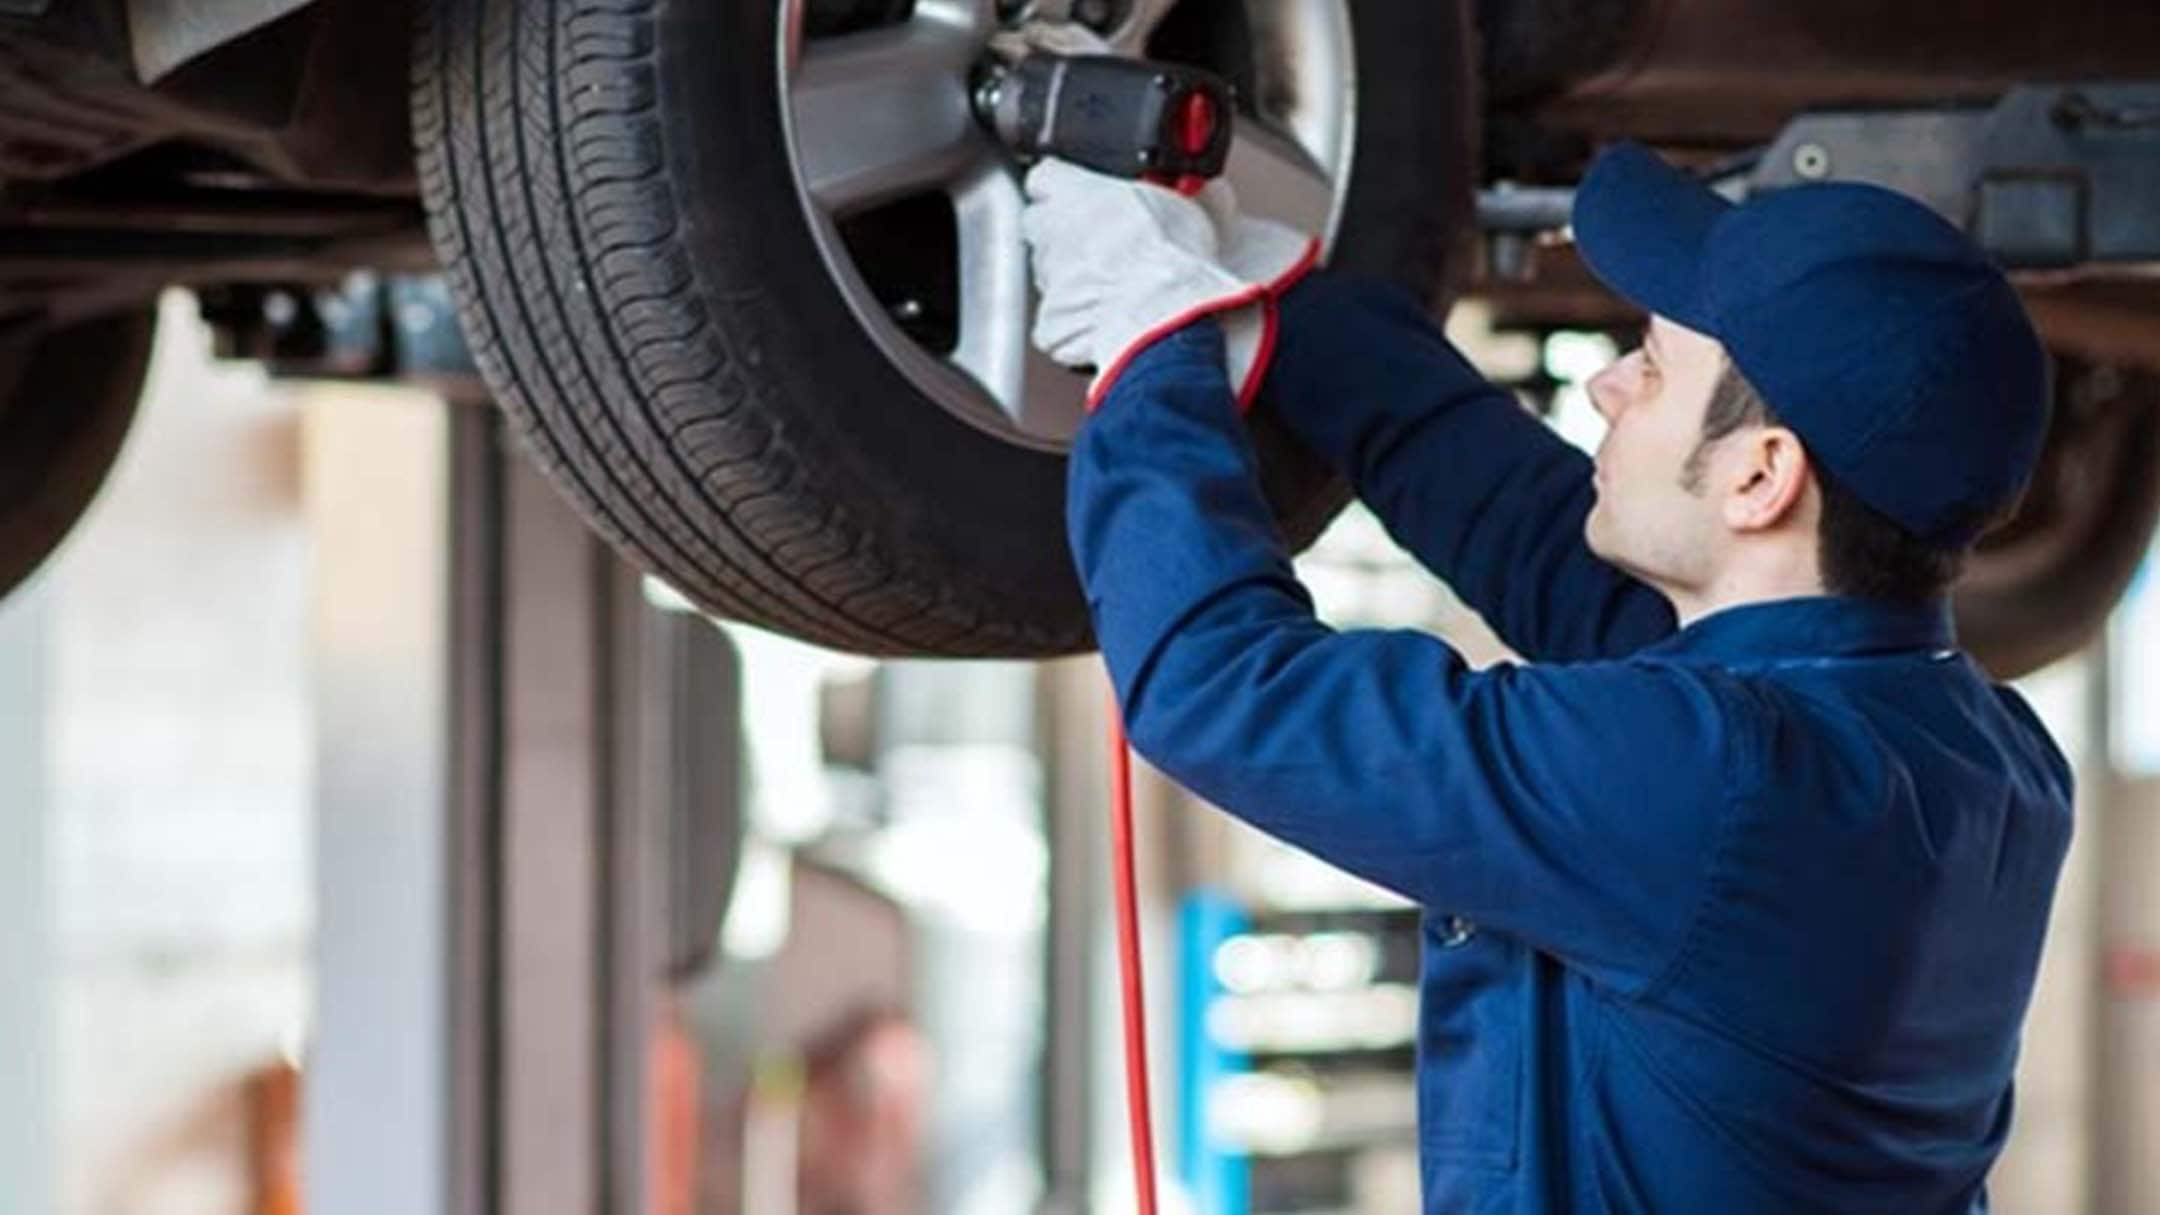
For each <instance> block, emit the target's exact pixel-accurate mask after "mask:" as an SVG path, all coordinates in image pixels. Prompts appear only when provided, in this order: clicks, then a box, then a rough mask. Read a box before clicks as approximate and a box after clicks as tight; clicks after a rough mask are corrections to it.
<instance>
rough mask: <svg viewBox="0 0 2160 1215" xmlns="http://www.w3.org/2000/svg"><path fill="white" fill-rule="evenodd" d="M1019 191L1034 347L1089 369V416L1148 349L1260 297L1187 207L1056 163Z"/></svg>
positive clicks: (1195, 209) (1194, 209) (1045, 165)
mask: <svg viewBox="0 0 2160 1215" xmlns="http://www.w3.org/2000/svg"><path fill="white" fill-rule="evenodd" d="M1026 187H1027V196H1028V204H1027V208H1026V210H1025V211H1023V212H1022V213H1021V218H1020V231H1021V233H1022V235H1024V236H1025V237H1026V239H1027V243H1028V246H1029V249H1030V251H1031V257H1030V265H1031V266H1032V268H1033V270H1034V275H1035V286H1036V289H1037V290H1038V291H1039V292H1040V293H1041V294H1042V305H1041V307H1040V308H1039V309H1038V310H1037V312H1036V314H1035V329H1034V335H1033V336H1034V341H1035V344H1036V346H1038V347H1040V348H1041V349H1042V351H1043V352H1044V353H1045V354H1048V355H1049V356H1050V357H1051V358H1053V359H1055V360H1057V361H1058V362H1059V363H1062V364H1064V365H1065V366H1067V367H1090V366H1091V367H1094V368H1095V369H1096V371H1095V378H1094V380H1093V381H1092V382H1091V383H1090V384H1089V385H1088V408H1089V409H1090V410H1092V409H1094V408H1095V406H1096V405H1098V404H1100V403H1101V401H1102V398H1103V396H1104V394H1105V393H1107V392H1108V391H1109V389H1110V386H1111V384H1112V383H1114V382H1115V381H1116V379H1117V376H1118V374H1119V373H1120V372H1122V371H1123V370H1124V369H1125V365H1126V363H1128V362H1129V361H1131V359H1132V357H1133V356H1134V355H1135V354H1137V353H1139V352H1140V351H1141V350H1142V349H1144V348H1146V347H1147V345H1148V344H1149V343H1151V342H1153V341H1154V340H1155V339H1157V338H1160V337H1162V336H1164V335H1165V334H1168V333H1170V332H1172V331H1173V330H1176V329H1178V328H1181V327H1183V326H1184V325H1186V324H1188V323H1190V322H1192V321H1194V320H1196V319H1198V318H1200V317H1202V316H1206V315H1209V314H1211V313H1227V312H1232V311H1235V310H1237V309H1239V308H1245V307H1248V306H1251V305H1254V304H1255V303H1256V302H1257V301H1258V300H1259V299H1260V297H1261V294H1262V289H1261V288H1260V287H1259V286H1256V285H1254V284H1251V283H1248V282H1246V281H1244V280H1243V279H1240V278H1238V277H1237V276H1236V275H1234V274H1232V273H1230V271H1229V270H1227V269H1225V268H1224V267H1223V266H1222V265H1221V263H1219V262H1218V261H1216V233H1215V225H1214V223H1213V221H1212V220H1211V218H1210V216H1209V214H1208V212H1207V210H1206V208H1204V207H1202V206H1201V205H1200V204H1199V203H1197V202H1195V201H1193V200H1192V199H1190V198H1186V197H1184V196H1183V195H1180V194H1178V193H1176V192H1175V191H1172V190H1167V189H1164V188H1163V187H1161V186H1156V185H1150V184H1148V183H1146V182H1139V181H1127V180H1125V179H1123V178H1118V177H1112V176H1109V175H1108V174H1104V173H1096V172H1093V171H1092V170H1088V169H1083V168H1080V167H1078V166H1076V165H1073V164H1069V163H1067V162H1065V161H1061V160H1045V161H1043V162H1042V163H1040V164H1038V165H1036V166H1035V167H1034V168H1033V169H1031V170H1029V171H1028V175H1027V182H1026ZM1233 382H1234V383H1235V382H1236V381H1233ZM1239 386H1240V387H1242V385H1239Z"/></svg>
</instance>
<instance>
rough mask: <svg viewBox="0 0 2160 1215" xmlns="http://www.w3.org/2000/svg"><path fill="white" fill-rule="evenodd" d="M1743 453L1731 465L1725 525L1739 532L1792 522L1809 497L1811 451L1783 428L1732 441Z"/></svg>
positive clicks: (1756, 429)
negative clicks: (1795, 513) (1809, 454)
mask: <svg viewBox="0 0 2160 1215" xmlns="http://www.w3.org/2000/svg"><path fill="white" fill-rule="evenodd" d="M1728 441H1729V442H1731V443H1732V444H1733V446H1734V447H1736V448H1737V449H1738V450H1736V451H1734V452H1733V462H1732V464H1731V465H1729V466H1728V471H1729V473H1730V477H1731V479H1730V480H1728V481H1727V483H1726V484H1727V485H1728V486H1729V487H1730V488H1729V489H1728V490H1727V491H1726V493H1725V503H1724V514H1725V525H1726V526H1727V527H1730V528H1732V529H1733V530H1734V531H1736V532H1766V531H1769V530H1771V529H1773V528H1775V527H1777V526H1778V525H1779V524H1781V523H1784V522H1786V521H1787V520H1788V519H1790V518H1791V517H1792V515H1793V513H1794V512H1795V511H1798V510H1799V509H1800V504H1801V502H1802V501H1804V500H1805V498H1806V496H1807V487H1808V481H1809V480H1810V477H1809V470H1810V469H1811V468H1812V467H1813V465H1812V464H1811V462H1810V461H1809V459H1808V454H1807V448H1805V447H1802V446H1801V445H1800V436H1799V435H1796V434H1794V433H1793V432H1792V431H1790V430H1787V429H1786V428H1784V427H1783V426H1759V427H1754V428H1752V429H1749V430H1744V431H1742V432H1740V433H1739V434H1736V435H1733V436H1731V437H1730V439H1729V440H1728Z"/></svg>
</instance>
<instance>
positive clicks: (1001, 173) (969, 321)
mask: <svg viewBox="0 0 2160 1215" xmlns="http://www.w3.org/2000/svg"><path fill="white" fill-rule="evenodd" d="M1025 201H1026V200H1025V199H1024V198H1023V197H1022V195H1021V192H1020V185H1019V183H1018V182H1017V181H1015V180H1014V179H1013V176H1012V174H1011V172H1010V171H1008V170H1007V169H1005V168H1004V167H1003V166H1002V165H992V166H985V167H984V168H983V169H981V170H979V171H977V172H976V173H974V174H972V175H971V176H970V177H969V178H968V179H967V180H966V181H965V182H964V183H963V184H962V185H961V186H960V188H958V189H956V190H955V191H954V192H953V214H954V219H955V221H956V223H957V225H958V228H959V241H960V340H959V343H958V345H957V346H956V347H955V348H954V350H953V354H952V361H953V362H954V364H956V365H957V366H958V367H960V368H961V370H963V371H965V372H967V373H968V374H969V375H970V376H972V377H974V379H975V381H976V382H977V383H978V384H980V385H981V386H982V388H983V390H984V391H985V392H987V393H989V395H990V396H991V398H992V399H994V400H995V401H996V402H997V405H998V408H999V409H1000V410H1002V411H1003V412H1004V413H1005V415H1006V416H1007V417H1009V418H1011V419H1012V420H1013V421H1015V422H1016V423H1018V424H1019V426H1020V428H1021V429H1022V430H1024V431H1026V432H1028V433H1030V434H1036V435H1059V436H1064V435H1070V434H1071V433H1072V432H1073V431H1074V430H1075V429H1077V428H1078V426H1079V423H1080V415H1081V410H1082V407H1083V404H1084V399H1085V395H1086V384H1085V381H1084V380H1083V379H1082V378H1081V377H1080V376H1078V375H1076V374H1074V373H1073V372H1070V371H1068V370H1066V369H1065V368H1063V367H1060V366H1058V365H1057V364H1056V363H1055V362H1053V361H1051V359H1050V358H1049V356H1047V355H1045V354H1043V353H1042V352H1041V351H1039V350H1037V349H1035V346H1034V344H1033V343H1032V342H1031V341H1030V340H1029V328H1030V325H1031V324H1032V322H1033V319H1034V316H1035V309H1036V304H1037V303H1038V300H1037V298H1036V295H1035V290H1034V284H1033V282H1032V280H1031V279H1030V276H1029V274H1028V264H1027V246H1026V244H1025V242H1024V241H1023V240H1022V238H1021V235H1020V211H1021V208H1022V206H1023V205H1024V204H1025Z"/></svg>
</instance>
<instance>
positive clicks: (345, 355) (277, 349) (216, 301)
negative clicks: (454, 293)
mask: <svg viewBox="0 0 2160 1215" xmlns="http://www.w3.org/2000/svg"><path fill="white" fill-rule="evenodd" d="M200 299H201V310H202V316H203V319H204V320H205V321H207V322H209V324H210V325H211V327H212V329H213V330H214V331H215V332H216V335H217V352H218V355H219V357H221V358H237V359H260V360H261V361H262V362H263V363H264V364H265V365H266V366H267V367H268V368H269V370H270V374H272V375H274V376H284V377H292V378H317V379H366V380H405V381H416V382H420V383H425V384H429V385H433V386H436V387H439V388H441V389H443V390H444V393H445V395H446V396H449V397H452V398H454V399H457V400H486V399H488V398H487V390H486V388H485V386H484V385H482V384H481V382H480V374H479V371H478V369H477V368H476V367H475V366H474V364H473V359H472V352H471V351H470V349H468V348H467V346H466V345H465V335H464V332H463V331H462V330H461V329H460V328H459V327H458V319H457V309H456V307H455V305H454V304H453V303H452V301H451V299H450V291H449V288H448V286H447V285H446V284H445V283H444V281H443V278H442V276H441V275H439V274H427V275H409V274H393V275H387V276H385V275H376V274H372V273H368V272H365V271H363V272H359V273H355V274H351V275H348V276H347V277H346V278H345V280H344V281H343V282H342V283H340V284H338V285H336V286H334V287H312V286H300V285H295V286H290V287H279V286H265V285H262V284H257V283H244V284H237V285H233V286H226V287H218V288H208V289H205V290H204V291H203V292H202V293H201V296H200Z"/></svg>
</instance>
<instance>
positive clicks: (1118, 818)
mask: <svg viewBox="0 0 2160 1215" xmlns="http://www.w3.org/2000/svg"><path fill="white" fill-rule="evenodd" d="M1110 868H1111V871H1112V874H1113V878H1114V881H1115V884H1116V887H1117V893H1116V899H1117V943H1118V975H1119V979H1120V984H1119V985H1120V987H1121V988H1122V989H1123V996H1124V1004H1125V1110H1126V1116H1127V1118H1128V1119H1129V1120H1130V1122H1131V1126H1132V1156H1133V1184H1134V1185H1135V1186H1136V1187H1137V1188H1138V1189H1139V1192H1140V1215H1155V1128H1154V1122H1153V1119H1152V1117H1151V1116H1150V1114H1149V1112H1148V1070H1147V1002H1146V1001H1145V1000H1144V999H1142V994H1143V991H1142V988H1141V984H1140V901H1139V898H1138V896H1137V895H1136V894H1135V893H1134V890H1135V887H1136V883H1135V882H1134V881H1133V810H1132V750H1131V748H1130V747H1128V746H1127V745H1126V742H1125V723H1124V721H1123V719H1122V718H1121V717H1120V716H1119V714H1118V706H1117V703H1116V700H1115V698H1113V699H1112V701H1111V704H1110Z"/></svg>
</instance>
